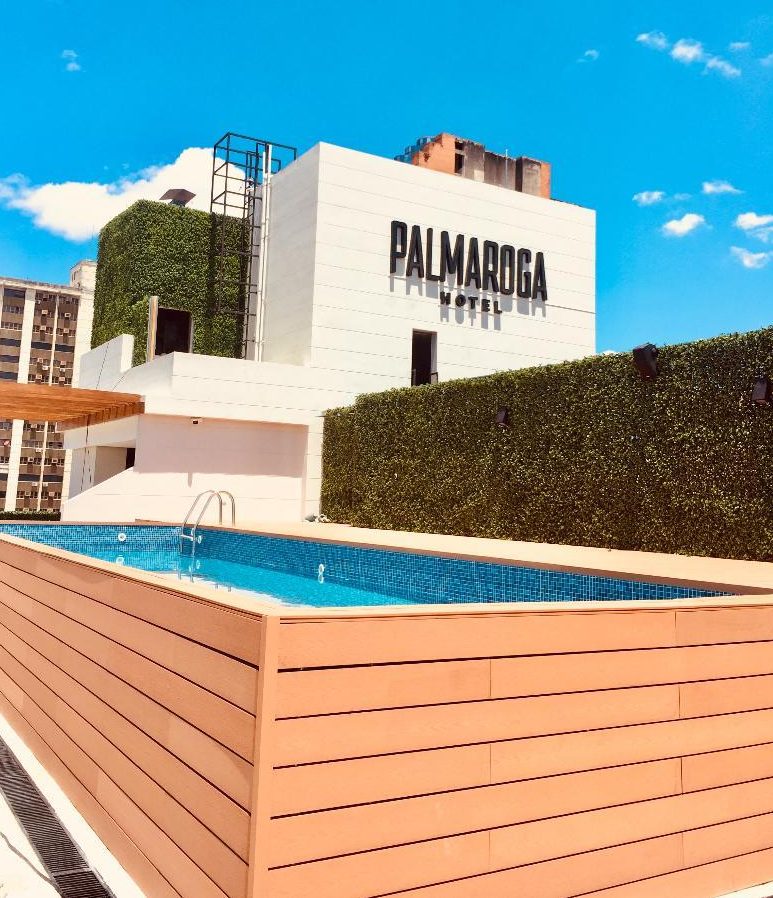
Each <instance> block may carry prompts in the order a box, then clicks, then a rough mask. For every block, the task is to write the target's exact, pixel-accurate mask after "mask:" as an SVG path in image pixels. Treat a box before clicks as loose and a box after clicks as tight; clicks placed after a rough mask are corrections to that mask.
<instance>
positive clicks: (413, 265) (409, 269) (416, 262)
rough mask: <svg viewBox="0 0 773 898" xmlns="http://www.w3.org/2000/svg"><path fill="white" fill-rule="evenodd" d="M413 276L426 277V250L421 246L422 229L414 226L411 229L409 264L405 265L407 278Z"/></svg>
mask: <svg viewBox="0 0 773 898" xmlns="http://www.w3.org/2000/svg"><path fill="white" fill-rule="evenodd" d="M412 274H415V275H416V277H419V278H423V277H424V250H423V249H422V246H421V228H420V227H419V226H418V225H414V226H413V227H412V228H411V242H410V243H409V244H408V262H407V263H406V265H405V276H406V277H407V278H409V277H410V276H411V275H412Z"/></svg>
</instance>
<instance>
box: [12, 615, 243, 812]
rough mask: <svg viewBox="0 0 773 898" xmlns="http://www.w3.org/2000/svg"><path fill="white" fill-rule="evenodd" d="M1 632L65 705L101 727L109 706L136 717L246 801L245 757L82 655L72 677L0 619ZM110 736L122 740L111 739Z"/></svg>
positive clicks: (185, 758) (208, 776)
mask: <svg viewBox="0 0 773 898" xmlns="http://www.w3.org/2000/svg"><path fill="white" fill-rule="evenodd" d="M0 633H2V637H3V638H2V643H3V645H4V646H5V647H6V648H7V650H8V652H9V653H12V655H15V656H16V658H17V659H19V660H21V661H22V663H24V665H25V666H26V667H27V668H28V669H29V670H31V671H33V673H35V674H36V675H37V676H38V678H39V679H40V680H42V681H43V682H46V683H50V684H52V685H54V686H55V687H56V689H57V692H58V694H59V695H60V696H62V697H63V698H65V700H66V701H67V702H68V704H70V705H72V706H73V707H77V706H78V705H79V707H78V710H79V713H80V709H81V708H83V707H89V708H91V712H90V713H91V715H92V716H91V717H90V718H89V716H88V714H86V713H83V714H82V716H83V717H84V718H86V719H89V720H90V722H91V723H93V724H94V725H95V726H96V727H97V728H98V729H102V723H101V721H102V720H103V719H104V714H103V713H102V709H103V708H104V707H105V705H109V706H110V707H111V708H114V709H116V710H117V711H118V712H119V713H121V714H122V715H123V716H124V717H127V718H128V719H129V720H136V721H137V723H138V725H139V726H140V728H141V729H142V730H143V731H144V732H145V733H147V734H148V735H149V736H151V737H152V738H154V739H155V740H156V741H157V742H159V743H160V744H161V745H163V746H164V747H165V748H167V749H168V750H169V751H170V752H171V753H172V754H174V755H176V756H177V757H179V758H180V759H181V760H183V761H185V762H186V763H187V764H188V765H189V766H190V767H192V768H193V769H194V770H196V771H197V772H198V773H200V774H201V775H202V776H203V777H204V778H205V779H207V780H209V781H210V782H212V783H214V784H215V785H216V786H217V787H218V788H220V789H222V791H224V792H225V793H226V794H227V795H229V796H230V797H231V798H233V799H234V800H235V801H237V802H239V803H240V804H242V803H243V802H245V801H247V800H248V796H249V784H250V782H251V778H252V765H251V764H250V763H249V762H248V761H245V760H243V759H242V758H240V757H238V755H235V754H234V753H233V752H232V751H231V750H230V749H228V748H226V747H225V746H224V745H221V744H220V743H219V742H215V740H214V739H212V738H211V737H210V736H208V735H206V733H202V732H201V731H200V730H197V729H195V728H194V727H192V726H190V724H188V723H186V722H185V721H183V720H180V719H179V718H177V717H175V716H174V715H172V714H170V712H169V711H167V710H166V709H165V708H162V707H161V705H158V704H156V703H155V702H154V701H152V699H149V698H147V697H146V696H144V695H142V693H140V692H138V691H137V690H136V689H133V688H132V687H131V686H127V685H126V684H125V683H124V682H122V681H121V680H119V679H117V678H116V677H113V676H112V675H111V674H108V673H107V671H103V670H102V668H99V667H97V666H96V665H92V666H91V667H89V666H88V662H86V660H85V659H81V660H82V663H76V664H73V665H72V669H73V674H74V676H71V675H70V674H69V673H67V672H65V671H64V670H63V669H61V668H59V667H57V666H56V665H55V664H52V663H51V662H50V661H49V660H48V659H47V658H45V657H44V656H43V655H42V654H41V653H40V652H38V651H37V650H36V649H35V648H33V647H32V646H30V645H28V644H27V643H26V642H23V641H22V640H21V639H19V638H18V637H17V636H16V635H15V634H13V633H11V631H10V630H8V629H6V627H5V626H4V625H3V624H0ZM2 651H3V648H0V652H2ZM86 683H87V684H88V686H89V687H91V686H93V687H94V689H95V691H94V692H91V691H89V689H88V688H86V685H85V684H86ZM95 702H96V703H97V704H96V705H95ZM84 703H85V704H84ZM111 741H113V742H114V744H117V745H120V742H116V741H115V739H112V740H111Z"/></svg>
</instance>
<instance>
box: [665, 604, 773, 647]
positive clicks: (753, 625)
mask: <svg viewBox="0 0 773 898" xmlns="http://www.w3.org/2000/svg"><path fill="white" fill-rule="evenodd" d="M676 639H677V645H717V644H718V643H731V642H764V641H770V640H773V607H771V606H770V605H745V606H743V607H736V608H733V607H729V608H679V609H677V611H676Z"/></svg>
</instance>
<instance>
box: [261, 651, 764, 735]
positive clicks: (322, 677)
mask: <svg viewBox="0 0 773 898" xmlns="http://www.w3.org/2000/svg"><path fill="white" fill-rule="evenodd" d="M764 674H771V675H773V643H768V642H759V643H739V644H737V645H717V646H689V647H680V648H670V649H642V650H635V649H634V650H630V651H621V652H614V653H613V652H608V653H607V652H605V653H599V652H588V653H584V654H567V655H550V656H544V655H536V656H524V657H519V658H494V659H491V660H489V659H488V658H486V659H475V660H470V661H437V662H428V663H425V662H420V663H416V664H385V665H379V666H375V667H353V668H351V667H338V668H325V669H321V670H317V669H314V670H301V671H284V672H282V674H281V675H280V677H279V699H278V701H279V708H278V716H279V717H308V716H313V715H318V714H340V713H344V712H349V711H364V710H372V709H380V708H406V707H416V706H418V705H434V704H443V703H451V702H462V701H478V700H481V699H487V698H516V697H522V696H531V695H555V694H559V693H572V692H589V691H594V690H602V689H620V688H630V687H634V686H651V685H665V684H670V683H689V682H695V681H701V680H718V679H727V678H731V677H748V676H760V675H764ZM714 713H718V710H717V711H714Z"/></svg>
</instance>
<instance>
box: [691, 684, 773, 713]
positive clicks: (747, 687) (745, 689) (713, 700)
mask: <svg viewBox="0 0 773 898" xmlns="http://www.w3.org/2000/svg"><path fill="white" fill-rule="evenodd" d="M680 695H681V709H682V717H705V716H707V715H708V714H732V713H733V712H735V711H753V710H757V709H760V710H762V709H765V708H773V676H761V677H739V678H738V679H734V680H717V681H715V682H707V683H685V684H684V685H683V686H682V687H681V688H680Z"/></svg>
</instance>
